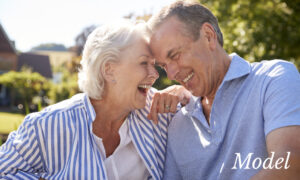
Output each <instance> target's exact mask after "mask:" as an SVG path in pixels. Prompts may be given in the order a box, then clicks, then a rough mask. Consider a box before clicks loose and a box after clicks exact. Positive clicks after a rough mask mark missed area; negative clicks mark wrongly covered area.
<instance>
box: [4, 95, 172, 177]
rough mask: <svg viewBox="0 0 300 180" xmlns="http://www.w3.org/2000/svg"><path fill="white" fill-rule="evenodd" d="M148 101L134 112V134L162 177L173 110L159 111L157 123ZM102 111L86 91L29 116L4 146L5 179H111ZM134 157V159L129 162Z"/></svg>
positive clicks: (131, 121)
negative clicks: (96, 131) (98, 120)
mask: <svg viewBox="0 0 300 180" xmlns="http://www.w3.org/2000/svg"><path fill="white" fill-rule="evenodd" d="M154 91H155V90H154V89H151V90H150V91H149V92H148V96H147V105H146V107H145V108H143V109H138V110H134V111H132V112H131V113H130V115H129V116H128V123H129V125H128V126H129V134H130V136H131V139H132V142H133V144H134V146H135V148H136V149H137V152H138V154H139V155H140V157H141V158H142V160H143V162H144V164H145V166H146V168H147V170H148V171H149V174H150V175H151V176H150V177H149V178H148V179H156V180H159V179H162V176H163V169H164V161H165V150H166V144H167V126H168V124H169V121H170V119H171V118H172V115H171V114H159V116H158V118H159V122H158V124H157V125H155V124H154V123H153V122H152V121H150V120H148V119H147V118H146V117H147V115H148V113H149V109H150V105H151V101H152V97H153V95H154ZM95 117H96V113H95V110H94V108H93V106H92V104H91V102H90V101H89V98H88V97H87V95H86V94H78V95H76V96H74V97H72V98H71V99H69V100H66V101H62V102H60V103H58V104H55V105H52V106H49V107H47V108H46V109H44V110H43V111H41V112H38V113H33V114H30V115H28V116H26V118H25V120H24V122H23V123H22V124H21V125H20V127H19V128H18V130H17V131H14V132H12V133H11V134H10V135H9V137H8V140H7V141H6V143H5V144H3V145H2V146H1V147H0V179H22V180H24V179H38V178H39V177H42V178H44V179H71V180H75V179H82V180H86V179H91V180H92V179H97V180H98V179H99V180H105V179H107V174H106V169H105V165H104V161H103V158H104V157H101V153H100V151H99V149H98V147H97V144H96V140H95V139H94V135H93V132H92V123H93V121H94V120H95ZM128 163H131V162H128Z"/></svg>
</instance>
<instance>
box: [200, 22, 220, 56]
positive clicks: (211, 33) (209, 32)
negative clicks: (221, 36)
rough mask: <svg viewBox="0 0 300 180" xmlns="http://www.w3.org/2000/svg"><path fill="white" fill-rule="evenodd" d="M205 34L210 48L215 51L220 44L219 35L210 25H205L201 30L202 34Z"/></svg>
mask: <svg viewBox="0 0 300 180" xmlns="http://www.w3.org/2000/svg"><path fill="white" fill-rule="evenodd" d="M201 33H203V35H204V37H205V38H206V39H207V42H208V44H209V48H210V49H212V50H214V49H215V48H216V45H217V43H218V38H217V33H216V31H215V29H214V28H213V26H212V25H211V24H209V23H203V25H202V28H201V30H200V34H201Z"/></svg>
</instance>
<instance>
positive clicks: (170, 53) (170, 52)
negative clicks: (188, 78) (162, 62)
mask: <svg viewBox="0 0 300 180" xmlns="http://www.w3.org/2000/svg"><path fill="white" fill-rule="evenodd" d="M180 48H181V47H177V48H173V49H170V50H169V51H168V53H167V56H166V58H168V59H171V56H172V54H173V53H174V51H176V50H178V49H180Z"/></svg>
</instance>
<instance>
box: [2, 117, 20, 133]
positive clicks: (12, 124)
mask: <svg viewBox="0 0 300 180" xmlns="http://www.w3.org/2000/svg"><path fill="white" fill-rule="evenodd" d="M23 119H24V115H21V114H14V113H6V112H0V134H9V133H10V132H11V131H14V130H16V129H17V128H18V127H19V125H20V124H21V123H22V121H23Z"/></svg>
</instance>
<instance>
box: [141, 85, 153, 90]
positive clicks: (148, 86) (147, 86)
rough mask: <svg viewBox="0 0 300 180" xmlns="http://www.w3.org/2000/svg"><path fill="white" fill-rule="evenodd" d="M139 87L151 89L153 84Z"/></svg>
mask: <svg viewBox="0 0 300 180" xmlns="http://www.w3.org/2000/svg"><path fill="white" fill-rule="evenodd" d="M138 87H139V88H143V89H150V88H151V86H150V85H139V86H138Z"/></svg>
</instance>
